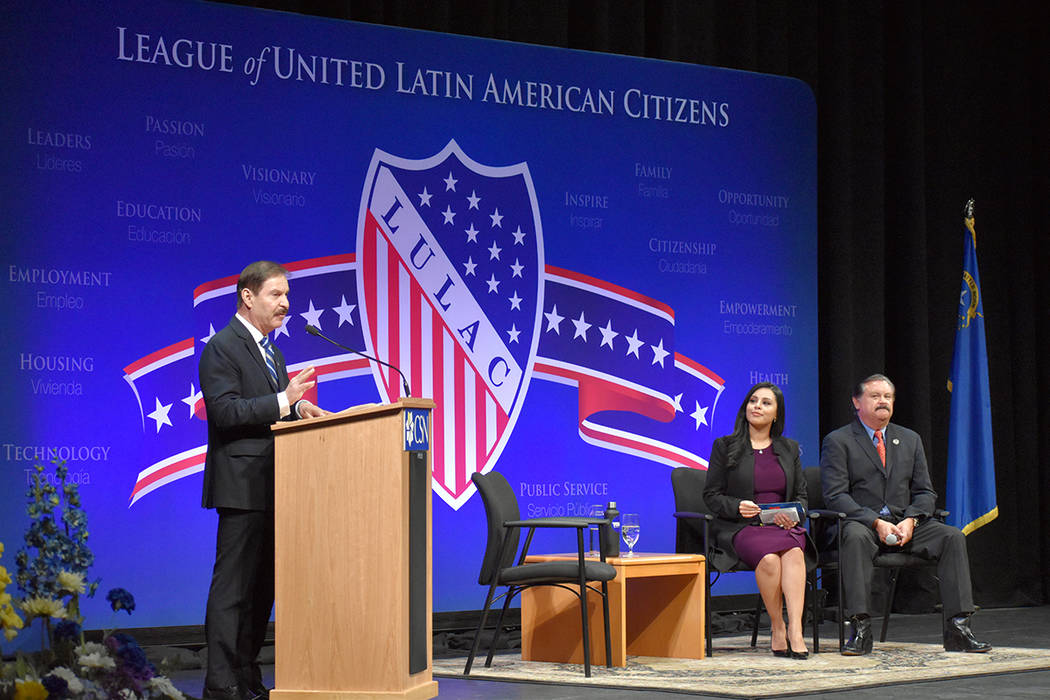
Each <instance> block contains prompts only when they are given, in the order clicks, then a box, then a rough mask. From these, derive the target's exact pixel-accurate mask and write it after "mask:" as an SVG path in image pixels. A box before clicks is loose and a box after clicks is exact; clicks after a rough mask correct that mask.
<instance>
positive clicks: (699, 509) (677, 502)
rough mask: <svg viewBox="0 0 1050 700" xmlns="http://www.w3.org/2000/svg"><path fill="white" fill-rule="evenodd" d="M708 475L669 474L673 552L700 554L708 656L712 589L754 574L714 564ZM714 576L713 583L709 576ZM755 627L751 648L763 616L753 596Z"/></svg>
mask: <svg viewBox="0 0 1050 700" xmlns="http://www.w3.org/2000/svg"><path fill="white" fill-rule="evenodd" d="M706 482H707V472H706V471H703V470H700V469H693V468H691V467H676V468H674V469H672V470H671V489H672V490H673V491H674V508H675V513H674V517H675V543H674V551H675V552H677V553H679V554H703V555H704V559H705V560H706V565H705V566H704V572H705V578H706V581H705V582H704V641H705V644H706V645H707V655H708V656H711V655H712V653H713V650H712V647H711V586H712V585H714V584H715V583H717V582H718V578H719V577H720V576H721V575H722V574H727V573H730V572H735V571H753V569H751V568H748V567H746V566H744V565H743V564H737V565H736V566H733V567H731V568H728V569H719V568H718V567H717V566H716V565H715V564H714V559H715V557H714V556H713V553H714V549H715V547H714V540H713V539H712V538H710V537H709V529H710V523H711V521H712V520H714V519H715V516H714V515H712V514H711V511H710V510H709V509H708V507H707V503H706V502H705V501H704V484H705V483H706ZM712 571H714V572H715V578H714V581H712V580H711V572H712ZM755 597H756V601H755V612H754V624H753V625H752V628H751V646H755V645H757V644H758V621H759V616H760V615H761V614H762V597H761V596H760V595H758V594H756V595H755Z"/></svg>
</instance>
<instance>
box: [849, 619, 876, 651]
mask: <svg viewBox="0 0 1050 700" xmlns="http://www.w3.org/2000/svg"><path fill="white" fill-rule="evenodd" d="M849 621H850V627H851V628H853V633H852V634H851V635H850V638H849V641H848V642H846V646H844V647H842V655H843V656H863V655H865V654H870V653H871V647H872V644H873V643H874V641H875V638H874V637H872V636H871V618H870V617H867V616H865V617H856V616H854V617H851V618H850V620H849Z"/></svg>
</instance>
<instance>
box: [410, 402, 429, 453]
mask: <svg viewBox="0 0 1050 700" xmlns="http://www.w3.org/2000/svg"><path fill="white" fill-rule="evenodd" d="M429 413H430V411H427V410H426V409H420V408H406V409H405V412H404V416H405V451H406V452H416V451H424V452H425V451H426V450H429V449H430V428H429V426H428V424H427V418H428V417H429Z"/></svg>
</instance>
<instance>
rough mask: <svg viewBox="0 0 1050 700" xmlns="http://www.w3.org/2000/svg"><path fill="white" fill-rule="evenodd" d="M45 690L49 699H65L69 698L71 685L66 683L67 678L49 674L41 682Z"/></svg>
mask: <svg viewBox="0 0 1050 700" xmlns="http://www.w3.org/2000/svg"><path fill="white" fill-rule="evenodd" d="M41 683H42V684H43V686H44V689H45V690H47V696H48V697H49V698H65V697H69V683H68V682H66V679H65V678H62V677H60V676H56V675H54V674H49V675H47V676H44V680H42V681H41Z"/></svg>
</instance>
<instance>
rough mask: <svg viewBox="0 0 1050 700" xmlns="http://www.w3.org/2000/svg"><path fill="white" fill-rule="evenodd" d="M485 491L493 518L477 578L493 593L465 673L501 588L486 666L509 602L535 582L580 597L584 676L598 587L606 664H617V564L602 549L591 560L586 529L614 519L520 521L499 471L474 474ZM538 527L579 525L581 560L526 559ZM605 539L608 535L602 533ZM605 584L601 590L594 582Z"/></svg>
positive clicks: (510, 491) (515, 502)
mask: <svg viewBox="0 0 1050 700" xmlns="http://www.w3.org/2000/svg"><path fill="white" fill-rule="evenodd" d="M470 479H471V481H473V482H474V485H475V486H477V489H478V493H480V494H481V501H482V503H484V505H485V516H486V519H487V520H488V541H487V542H486V544H485V558H484V560H483V561H482V564H481V574H480V575H479V576H478V583H479V584H481V585H482V586H488V588H489V592H488V596H487V597H486V598H485V607H484V609H483V610H482V611H481V620H480V621H479V622H478V629H477V632H476V633H475V634H474V643H473V644H472V645H471V648H470V655H469V656H468V657H467V666H466V668H465V669H464V670H463V674H464V675H467V674H469V673H470V667H471V666H472V665H473V664H474V656H475V655H476V654H477V651H478V646H479V644H480V642H481V634H482V631H483V630H484V629H485V621H486V619H487V617H488V612H489V608H490V607H491V606H492V603H493V601H494V600H495V599H496V598H498V596H496V588H497V587H499V586H507V590H506V591H504V592H503V593H502V596H503V598H504V601H503V609H502V610H501V611H500V614H499V619H498V620H497V621H496V631H495V634H494V635H493V637H492V644H491V646H490V647H489V654H488V658H487V659H486V660H485V666H491V665H492V655H493V653H494V651H495V649H496V643H497V641H498V640H499V635H500V631H501V628H502V625H503V617H504V615H506V613H507V608H508V607H510V602H511V600H512V599H513V598H514V596H516V595H518V594H519V593H521V592H522V591H523V590H525V589H526V588H531V587H533V586H557V587H558V588H564V589H565V590H567V591H569V592H571V593H572V594H573V595H575V596H576V597H577V598H578V599H579V601H580V616H581V617H582V627H581V629H582V633H583V670H584V675H586V676H587V677H588V678H590V675H591V645H590V637H591V635H590V627H589V624H588V621H587V591H588V590H590V591H594V592H595V593H597V594H599V595H601V597H602V612H603V613H604V616H605V665H606V666H608V667H610V668H611V667H612V641H611V638H610V636H609V590H608V582H609V581H611V580H612V579H614V578H616V569H614V568H613V567H612V566H611V565H609V564H607V563H605V551H604V548H602V551H601V561H594V560H591V561H587V560H585V559H584V547H583V532H584V530H586V529H587V527H588V526H589V525H592V524H599V525H601V527H602V528H603V534H605V531H606V530H605V529H606V528H609V527H610V526H611V524H610V521H608V520H602V519H595V518H535V519H532V520H519V518H520V515H521V513H520V511H519V510H518V499H517V498H516V497H515V496H514V490H513V489H512V488H511V487H510V484H509V483H507V479H506V477H504V476H503V475H502V474H500V473H499V472H495V471H493V472H489V473H488V474H484V475H482V474H479V473H476V472H475V473H474V474H472V475H471V477H470ZM538 528H562V529H564V528H570V529H572V528H575V529H576V547H577V553H578V557H577V559H576V561H571V560H567V561H551V562H540V563H532V564H526V563H525V557H526V555H527V554H528V551H529V545H530V544H531V543H532V537H533V535H535V534H536V530H537V529H538ZM522 529H527V530H528V534H527V535H526V536H525V543H524V545H523V546H522V548H521V554H520V555H519V556H518V557H517V562H516V563H515V555H516V554H517V551H518V540H519V539H520V535H521V530H522ZM603 539H604V538H603ZM599 582H600V583H601V589H600V590H599V589H597V588H595V587H594V586H593V584H594V583H599Z"/></svg>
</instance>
